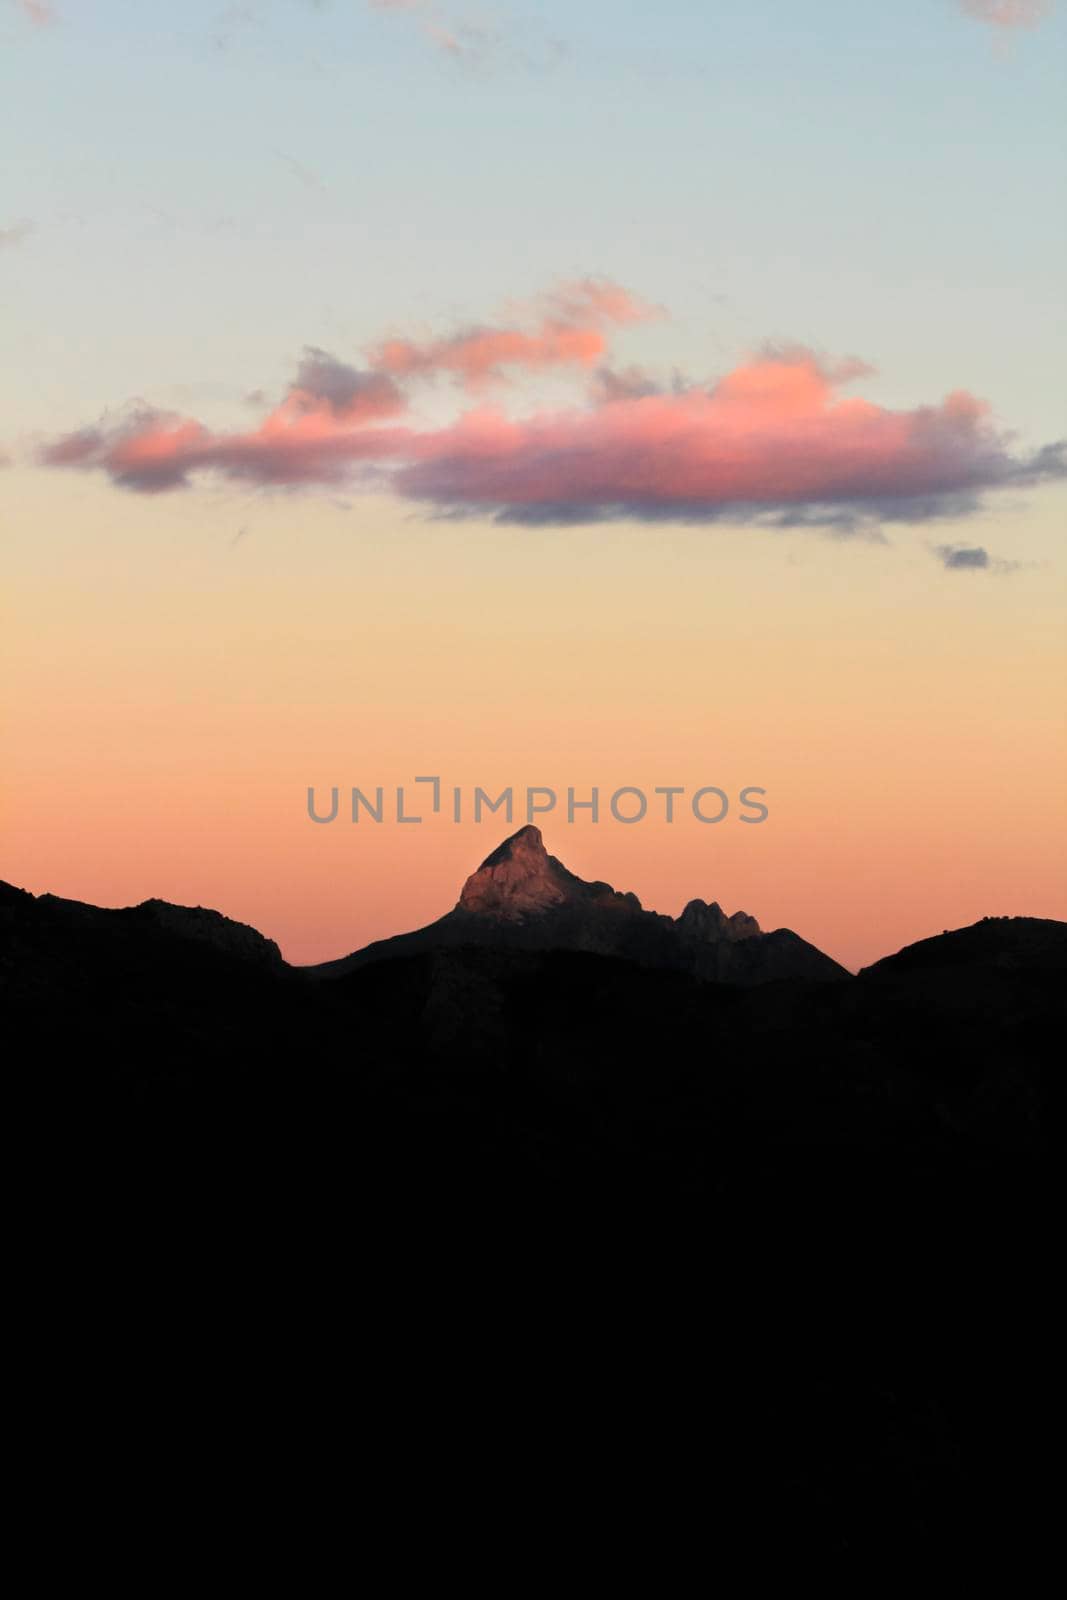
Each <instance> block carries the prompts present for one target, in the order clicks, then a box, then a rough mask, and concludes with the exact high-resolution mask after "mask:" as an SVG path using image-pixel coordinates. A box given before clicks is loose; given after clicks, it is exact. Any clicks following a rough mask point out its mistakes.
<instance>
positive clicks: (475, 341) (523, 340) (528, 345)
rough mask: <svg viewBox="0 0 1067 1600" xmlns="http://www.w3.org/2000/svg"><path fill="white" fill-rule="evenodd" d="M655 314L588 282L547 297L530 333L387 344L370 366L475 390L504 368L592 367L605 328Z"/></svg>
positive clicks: (490, 331)
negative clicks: (443, 377) (441, 378)
mask: <svg viewBox="0 0 1067 1600" xmlns="http://www.w3.org/2000/svg"><path fill="white" fill-rule="evenodd" d="M655 314H656V313H655V310H654V308H653V307H651V306H646V305H644V304H643V303H642V302H641V301H639V300H637V299H636V298H635V297H634V296H633V295H631V294H630V293H629V291H628V290H626V289H623V288H622V287H621V286H620V285H619V284H617V283H612V282H610V281H609V280H607V279H594V278H585V279H581V280H579V281H577V282H574V283H565V284H562V285H561V286H560V287H559V288H557V289H555V290H553V291H552V292H551V293H550V294H549V295H547V296H545V297H544V300H543V301H542V303H541V306H540V308H539V320H538V325H537V326H536V327H535V328H534V329H533V330H532V331H524V330H523V329H521V328H503V327H480V328H472V329H469V330H467V331H466V332H464V333H459V334H455V335H453V336H452V337H451V338H448V339H437V340H432V341H430V342H429V343H426V344H416V343H414V342H413V341H412V340H410V339H387V340H385V341H384V342H383V343H382V344H380V345H379V346H378V347H377V349H376V350H374V351H372V353H371V358H370V359H371V365H372V366H373V367H376V368H378V369H379V370H381V371H383V372H388V373H392V374H393V375H394V376H396V377H412V376H415V375H418V374H429V373H434V372H448V373H451V374H452V375H453V376H454V377H457V378H459V379H460V380H461V382H463V383H465V384H468V385H471V386H476V385H478V384H481V383H484V382H485V381H486V380H487V379H490V378H496V377H499V376H500V375H501V371H502V369H503V368H505V367H530V368H538V367H541V368H545V367H556V366H585V367H589V366H593V365H594V364H595V363H596V362H598V361H600V360H601V359H602V358H603V356H604V355H605V353H606V352H607V348H608V342H607V338H606V336H605V333H604V331H603V330H604V327H605V325H606V324H608V323H627V322H637V321H640V320H643V319H644V318H646V317H649V316H653V315H655Z"/></svg>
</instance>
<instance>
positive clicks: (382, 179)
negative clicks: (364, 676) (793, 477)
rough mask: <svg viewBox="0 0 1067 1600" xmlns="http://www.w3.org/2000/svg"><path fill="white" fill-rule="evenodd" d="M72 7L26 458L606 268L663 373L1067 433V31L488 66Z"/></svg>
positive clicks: (549, 40) (676, 23)
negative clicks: (788, 364) (783, 376)
mask: <svg viewBox="0 0 1067 1600" xmlns="http://www.w3.org/2000/svg"><path fill="white" fill-rule="evenodd" d="M446 9H447V8H446ZM56 10H57V12H58V13H59V17H58V20H57V24H56V25H55V26H54V27H33V26H32V25H30V24H29V23H28V22H27V20H26V19H25V17H24V16H23V15H22V14H21V11H20V10H19V8H18V7H16V6H14V5H11V4H10V3H9V4H7V5H6V8H5V10H4V12H3V17H2V22H0V50H2V64H0V84H2V93H0V105H2V110H0V117H2V137H3V148H4V149H5V151H6V152H7V160H6V162H5V177H4V183H3V188H2V190H0V212H2V214H0V227H4V226H13V225H15V224H19V223H22V222H29V223H32V225H33V231H32V233H30V234H28V235H27V236H26V238H25V239H24V240H23V241H22V242H21V243H20V244H19V245H18V246H17V247H11V248H8V249H6V250H5V251H4V252H3V255H2V266H0V292H2V296H3V304H4V306H5V308H6V316H5V319H4V320H5V325H6V326H5V332H4V336H3V337H4V343H3V351H4V373H2V374H0V437H3V438H5V439H10V438H11V437H12V435H13V433H19V432H21V431H24V430H27V429H30V430H32V429H34V428H40V429H55V428H57V427H60V428H62V427H67V426H75V425H77V424H78V423H80V422H82V421H84V420H85V418H86V416H87V415H90V416H91V415H95V414H96V413H97V412H98V410H99V409H100V408H102V407H103V406H105V405H108V404H111V405H114V404H117V403H120V402H122V401H124V400H126V399H127V398H128V397H130V396H131V395H147V396H150V397H151V398H152V399H153V400H154V401H155V402H156V403H160V404H167V405H173V404H175V402H176V398H178V397H180V396H181V395H183V394H185V393H187V392H188V391H189V390H190V388H191V387H193V388H195V389H196V391H197V396H198V404H199V405H200V408H201V411H202V412H203V414H204V415H214V412H213V410H212V407H213V406H222V405H225V404H226V403H227V402H228V401H230V402H232V398H233V395H234V394H237V393H240V392H242V391H244V390H247V389H249V388H253V387H258V386H264V387H270V386H274V387H277V386H278V385H279V384H280V383H282V382H283V381H284V378H285V376H286V375H287V374H288V373H289V372H290V370H291V365H292V361H293V359H294V357H295V354H296V353H297V352H298V351H299V349H300V348H301V347H302V346H304V345H305V344H317V345H322V346H324V347H326V348H328V349H330V350H334V351H336V352H337V353H338V354H340V355H342V356H345V357H351V356H353V355H354V354H355V353H356V352H357V351H358V350H359V348H360V347H361V346H362V345H364V344H365V343H366V342H367V341H369V340H373V339H375V338H377V337H379V336H380V335H381V333H382V332H383V330H389V329H391V328H408V327H411V326H418V327H429V326H435V327H441V326H448V325H450V324H452V323H455V322H463V321H465V320H473V319H482V318H486V317H488V316H491V315H492V314H493V313H494V312H495V311H496V310H497V308H498V307H499V306H500V304H501V302H502V301H505V300H507V299H508V298H511V297H516V298H522V297H529V296H530V295H532V294H534V293H536V292H537V291H538V290H540V289H541V288H543V287H544V286H545V285H546V284H549V283H551V282H554V281H556V280H557V279H559V278H561V277H568V276H574V275H579V274H584V273H607V274H609V275H610V276H611V277H612V278H614V279H616V280H618V281H620V282H622V283H624V284H626V285H627V286H628V287H629V288H631V289H632V290H633V291H634V292H635V293H639V294H642V295H643V296H645V297H646V298H648V299H651V300H654V301H657V302H661V303H663V304H664V305H666V306H667V307H668V308H669V310H670V313H671V315H670V319H669V321H664V322H662V323H660V324H657V325H656V326H654V327H647V328H643V329H641V330H635V331H634V332H633V334H632V335H630V336H628V340H627V347H626V348H627V355H628V356H630V357H632V358H633V359H635V360H641V361H646V362H649V363H653V364H660V365H662V366H663V367H664V368H669V367H671V366H673V365H677V366H680V367H683V368H684V369H686V370H687V371H690V372H693V373H695V374H696V375H697V376H699V377H705V376H710V375H712V374H713V373H715V372H716V371H719V370H723V369H725V368H727V367H728V366H730V365H732V364H733V363H734V361H735V360H737V359H738V358H739V357H740V356H742V355H743V354H744V353H745V351H746V350H747V349H749V348H751V347H752V345H754V344H756V343H758V342H759V341H761V340H763V339H765V338H780V339H792V340H798V341H800V342H802V343H806V344H809V345H811V346H814V347H816V348H821V349H824V350H826V351H829V352H832V353H856V354H859V355H862V356H863V357H865V358H866V359H867V360H868V361H870V362H871V363H873V364H874V365H875V366H876V367H877V368H878V376H877V377H876V378H874V379H873V380H872V381H871V382H870V383H869V384H868V385H867V387H866V389H865V392H866V393H868V394H869V395H870V396H871V397H872V398H874V399H877V400H879V401H882V402H884V403H886V404H915V403H919V402H924V401H935V400H937V399H939V398H940V397H941V396H942V395H943V394H944V393H945V392H946V391H947V390H949V389H951V388H957V387H959V388H966V389H969V390H971V391H972V392H974V393H976V394H979V395H982V396H984V397H986V398H988V399H989V400H991V401H992V403H993V405H994V407H995V410H996V413H997V415H998V417H1000V418H1002V419H1003V420H1004V422H1005V423H1007V424H1008V425H1010V426H1013V427H1017V428H1019V429H1020V430H1022V431H1023V434H1024V436H1025V437H1027V438H1028V439H1030V440H1031V442H1033V443H1035V444H1036V443H1040V442H1043V441H1044V440H1047V439H1048V438H1049V437H1051V436H1053V435H1054V434H1056V433H1057V432H1058V431H1062V426H1061V427H1060V429H1057V419H1058V418H1059V419H1060V421H1061V423H1062V405H1061V396H1062V391H1063V383H1062V373H1063V368H1064V354H1065V351H1064V344H1065V335H1064V327H1063V320H1064V319H1063V317H1062V314H1060V306H1061V296H1060V282H1061V277H1062V273H1063V268H1064V266H1065V264H1067V250H1065V229H1067V223H1065V208H1064V207H1062V205H1061V206H1057V204H1056V195H1057V192H1058V190H1060V189H1061V188H1062V178H1063V166H1064V161H1063V158H1064V118H1063V116H1062V110H1061V107H1062V103H1063V96H1064V90H1065V88H1067V84H1065V81H1064V80H1065V70H1064V62H1065V61H1067V50H1065V49H1064V45H1065V42H1067V36H1065V29H1064V18H1063V16H1062V14H1060V15H1056V14H1054V15H1053V16H1051V17H1050V18H1048V19H1047V20H1046V21H1045V22H1044V23H1043V24H1042V25H1041V26H1040V27H1039V28H1036V29H1033V30H1016V31H1013V32H1012V33H1011V34H1010V36H1009V35H1008V34H1006V33H1002V32H998V31H996V30H993V29H990V28H988V27H984V26H982V25H981V24H979V23H978V22H976V21H974V20H972V19H970V18H968V17H966V16H964V15H962V14H961V12H960V11H959V9H958V7H957V6H956V5H954V4H953V3H951V0H904V3H898V4H893V5H891V6H890V5H884V6H878V5H865V6H862V7H859V6H856V5H854V4H843V3H829V0H822V3H813V4H806V5H799V4H795V3H792V0H790V3H786V0H748V3H746V4H745V5H744V6H725V5H723V6H718V5H713V4H706V3H704V4H695V3H694V4H682V3H679V0H673V3H670V0H668V3H666V4H660V5H658V6H657V7H656V8H655V10H654V12H652V11H651V10H650V8H648V7H645V6H641V5H636V4H629V3H626V0H613V3H611V4H607V3H603V0H583V3H582V4H568V5H561V4H556V3H546V4H542V5H539V6H536V7H534V6H527V7H525V8H522V7H518V6H516V7H515V8H511V7H509V6H508V5H507V4H506V3H504V0H502V3H501V5H500V6H498V7H497V6H483V7H469V8H464V7H463V5H462V4H457V5H456V6H455V7H452V8H451V11H450V13H449V14H450V15H452V16H457V17H463V16H468V17H474V18H482V19H486V20H487V21H488V22H489V23H490V24H491V25H492V26H494V27H496V28H498V29H499V30H500V35H501V38H502V41H503V42H502V43H501V45H500V47H499V49H497V50H496V51H491V52H490V53H489V57H488V59H487V60H486V61H485V62H479V63H476V64H474V65H470V64H467V63H464V62H456V61H454V60H452V59H450V58H448V57H447V56H446V55H445V54H444V53H443V52H442V51H440V50H439V49H436V48H435V47H434V45H433V43H432V41H431V40H430V39H429V38H428V37H426V36H425V35H424V33H423V32H422V30H421V28H420V26H419V25H418V20H417V18H416V17H414V16H409V15H403V14H400V13H388V12H383V11H378V10H374V9H372V8H371V7H370V6H369V5H367V4H365V3H363V0H332V3H324V4H322V5H318V6H316V5H313V4H310V3H301V0H263V3H262V4H248V5H247V6H227V5H225V4H223V3H219V0H209V3H207V0H185V3H183V4H182V5H181V6H180V7H179V6H170V5H165V4H143V3H142V4H135V3H132V0H91V3H90V0H57V4H56ZM557 41H558V42H559V51H558V54H557V53H556V42H557Z"/></svg>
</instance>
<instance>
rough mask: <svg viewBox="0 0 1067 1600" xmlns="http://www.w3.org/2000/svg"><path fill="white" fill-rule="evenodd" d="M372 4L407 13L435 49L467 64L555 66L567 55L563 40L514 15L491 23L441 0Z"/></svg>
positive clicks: (380, 0)
mask: <svg viewBox="0 0 1067 1600" xmlns="http://www.w3.org/2000/svg"><path fill="white" fill-rule="evenodd" d="M368 4H369V5H370V7H371V8H372V10H375V11H395V12H403V13H406V14H407V15H408V16H410V17H411V18H412V20H413V21H414V22H416V23H417V25H418V27H419V31H420V32H421V33H422V36H423V38H424V39H426V40H427V42H428V43H429V44H430V45H431V46H432V47H433V48H434V49H435V50H437V51H439V52H440V53H441V54H442V55H444V56H447V57H449V58H450V59H451V60H452V61H454V62H457V63H459V64H460V65H463V66H466V67H472V68H484V67H488V66H489V65H490V64H492V65H505V64H506V65H510V66H517V67H526V68H530V69H533V70H537V69H539V68H545V67H551V66H553V65H555V64H556V63H557V62H558V61H559V59H560V58H561V56H563V55H564V54H565V47H564V46H563V44H562V43H561V41H560V40H558V39H554V38H551V37H548V36H547V35H544V34H543V33H539V32H538V30H537V29H536V28H534V29H532V30H531V29H529V28H523V27H522V26H520V25H519V24H518V23H517V22H516V21H515V20H514V19H513V18H505V19H504V20H503V21H502V22H498V23H497V24H496V25H490V24H488V23H487V22H485V21H482V20H478V21H475V20H474V19H473V18H472V17H470V16H463V15H461V14H460V13H458V12H456V11H455V10H454V9H453V7H452V6H450V5H449V6H442V5H440V4H438V3H437V0H368Z"/></svg>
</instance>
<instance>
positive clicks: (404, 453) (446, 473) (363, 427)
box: [43, 349, 1067, 532]
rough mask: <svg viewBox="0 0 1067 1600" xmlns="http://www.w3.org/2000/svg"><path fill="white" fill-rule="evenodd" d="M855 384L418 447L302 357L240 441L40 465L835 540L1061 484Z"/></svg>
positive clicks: (447, 432)
mask: <svg viewBox="0 0 1067 1600" xmlns="http://www.w3.org/2000/svg"><path fill="white" fill-rule="evenodd" d="M862 370H865V369H863V364H862V363H857V362H855V361H848V362H846V363H843V364H838V365H837V366H834V365H833V364H828V363H826V362H825V361H822V360H820V359H819V358H817V357H816V356H815V355H813V354H812V353H811V352H809V351H805V350H800V349H789V350H787V351H785V352H771V353H767V352H764V353H762V354H760V355H758V356H756V357H755V358H753V359H752V360H751V361H748V362H746V363H744V364H743V365H741V366H739V367H737V368H735V369H734V370H733V371H732V372H730V373H728V374H727V375H726V376H725V377H723V378H722V379H721V380H720V381H719V382H718V383H717V384H715V385H714V386H713V387H712V388H710V389H703V388H697V387H691V388H683V389H681V390H674V391H671V392H669V393H665V392H645V389H644V387H643V386H642V385H634V386H633V387H632V388H630V389H628V388H627V386H626V385H623V386H622V388H621V390H617V391H616V392H615V393H614V394H613V395H612V398H611V403H610V404H604V403H597V404H592V405H588V404H587V405H585V406H582V407H576V408H572V409H568V410H563V411H554V412H535V413H533V414H532V415H530V416H527V417H524V418H519V419H515V418H512V417H508V416H505V415H504V414H503V413H502V412H501V411H500V410H498V409H496V408H493V407H489V406H482V407H478V408H476V409H473V410H470V411H468V412H466V413H464V414H462V415H460V416H459V417H458V418H457V419H456V420H455V421H454V422H452V423H449V424H447V425H446V426H443V427H440V428H433V429H422V430H419V429H416V428H415V427H413V426H411V425H404V426H397V425H394V426H388V427H386V426H382V424H383V423H384V422H385V421H386V420H387V419H389V418H393V417H395V416H396V415H397V414H398V413H399V412H400V411H401V410H402V409H403V405H404V401H403V396H402V395H401V393H400V391H399V389H398V388H397V386H396V384H395V382H394V381H393V379H392V378H391V377H389V376H387V375H385V374H383V373H380V372H377V373H375V372H371V373H365V372H357V371H356V370H355V369H352V368H348V367H345V366H344V365H343V364H342V363H339V362H336V361H334V360H333V358H331V357H327V356H325V355H324V353H323V352H321V351H309V352H307V354H306V355H305V358H304V361H303V362H302V363H301V368H300V371H299V373H298V376H297V381H296V382H295V383H294V384H293V385H292V386H291V388H290V390H289V393H288V394H287V396H286V397H285V399H284V400H283V401H282V403H281V404H280V405H279V406H277V407H276V408H275V409H274V410H273V411H272V412H271V413H270V414H269V415H268V416H267V417H266V418H265V419H264V421H263V422H262V423H261V424H260V425H259V426H258V427H257V428H255V429H254V430H251V431H249V432H235V433H214V432H212V431H210V430H208V429H207V428H205V427H204V426H203V425H202V424H200V423H199V422H196V421H195V420H191V419H188V418H182V417H173V416H166V415H161V414H159V413H156V412H148V411H144V410H140V411H135V412H134V413H133V414H132V415H130V416H129V417H127V418H126V419H124V420H123V421H122V422H120V423H119V424H117V425H114V426H110V427H100V428H95V429H87V430H82V431H80V432H77V433H74V434H70V435H67V436H66V437H65V438H63V439H60V440H58V441H56V442H55V443H54V444H52V445H51V446H50V447H49V448H48V449H47V450H46V451H45V453H44V457H43V459H44V460H45V462H46V463H47V464H49V465H52V466H56V467H66V468H82V469H91V468H96V469H100V470H102V471H104V472H106V473H107V474H108V475H109V476H110V477H111V479H112V480H113V481H114V482H116V483H118V484H119V485H121V486H122V487H125V488H130V489H137V490H141V491H146V492H150V491H162V490H167V489H173V488H178V487H181V486H184V485H186V484H188V483H189V482H190V480H191V478H193V477H194V476H195V475H196V474H199V473H203V472H212V473H215V474H217V475H220V476H222V477H223V478H226V479H231V480H237V481H251V482H253V483H259V484H264V485H278V484H288V485H295V484H302V485H307V486H323V487H328V486H332V485H336V484H337V483H338V482H341V481H344V480H345V479H349V478H351V477H352V476H353V475H358V474H361V473H362V474H367V473H371V474H373V478H374V482H375V483H376V485H377V486H379V487H381V486H383V485H385V486H389V487H391V488H392V489H393V491H394V492H395V493H396V494H398V495H399V496H401V497H403V498H406V499H412V500H416V501H421V502H423V503H426V504H428V505H429V506H431V507H433V508H434V510H435V511H437V512H439V513H442V514H445V515H470V514H476V515H481V516H489V517H493V518H496V519H497V520H504V521H514V522H526V523H538V522H559V523H581V522H596V521H602V520H606V519H608V518H632V519H637V520H649V521H656V520H675V521H696V520H712V519H715V518H724V519H725V518H729V519H734V520H744V519H757V520H771V521H776V522H778V523H779V524H781V523H792V522H795V523H804V524H811V525H816V526H824V527H829V528H833V529H836V530H837V531H839V532H849V531H854V530H855V529H856V527H858V526H860V525H867V526H869V525H870V523H871V522H872V520H877V519H880V518H885V519H889V520H894V519H895V520H909V521H921V520H925V519H927V518H933V517H937V516H939V515H944V514H946V513H947V512H953V513H959V512H961V511H965V510H968V509H973V508H974V506H975V505H976V504H977V503H978V502H979V500H980V498H981V496H982V495H983V494H984V493H985V492H987V491H989V490H994V489H997V488H1001V487H1007V486H1010V485H1021V484H1026V483H1034V482H1038V481H1040V480H1042V479H1045V478H1053V477H1062V476H1064V475H1065V474H1067V461H1065V457H1064V449H1063V446H1049V447H1047V448H1046V449H1045V450H1043V451H1039V452H1038V453H1037V455H1035V456H1032V457H1028V458H1027V457H1020V456H1017V455H1015V454H1013V453H1012V451H1011V449H1010V440H1009V439H1008V438H1007V437H1006V436H1005V435H1003V434H1002V433H1000V432H999V431H998V430H997V429H996V427H995V426H994V424H993V422H992V419H991V416H990V413H989V408H988V407H987V406H986V405H985V404H984V403H983V402H982V401H980V400H977V399H975V398H974V397H973V396H971V395H969V394H966V393H964V392H962V391H957V392H954V393H952V394H950V395H949V396H948V397H947V398H946V399H945V400H943V401H942V402H941V403H940V404H939V405H933V406H921V407H917V408H915V409H912V410H906V411H896V410H891V409H889V408H886V407H883V406H879V405H876V404H874V403H873V402H871V401H869V400H863V399H860V398H855V397H847V396H844V395H842V394H841V393H840V390H841V388H842V386H843V384H844V383H845V382H847V381H850V380H852V379H854V378H855V377H856V376H858V375H859V374H860V372H861V371H862ZM375 384H381V385H383V387H381V388H376V387H375Z"/></svg>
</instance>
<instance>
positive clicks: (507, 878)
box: [456, 825, 578, 922]
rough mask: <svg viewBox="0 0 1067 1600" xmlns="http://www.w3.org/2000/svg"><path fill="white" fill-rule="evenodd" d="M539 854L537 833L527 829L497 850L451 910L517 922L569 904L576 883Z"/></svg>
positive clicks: (557, 864) (542, 847)
mask: <svg viewBox="0 0 1067 1600" xmlns="http://www.w3.org/2000/svg"><path fill="white" fill-rule="evenodd" d="M577 881H578V880H577V879H572V878H571V874H570V873H569V872H568V871H567V869H566V868H565V867H564V866H562V865H561V863H560V862H558V861H556V860H555V858H554V857H553V856H550V855H549V854H548V852H547V851H546V849H545V842H544V839H543V838H542V837H541V830H540V828H535V827H533V826H532V825H527V826H526V827H525V828H520V829H519V830H518V832H517V833H513V834H511V835H510V837H509V838H507V839H505V840H504V842H503V844H499V845H497V847H496V849H495V850H494V851H492V853H491V854H490V855H487V856H486V858H485V860H484V861H483V862H482V864H481V866H480V867H479V868H478V870H477V872H472V873H471V875H470V877H469V878H468V879H467V881H466V883H465V884H464V885H463V889H462V892H461V894H460V897H459V904H458V906H457V908H456V909H457V910H459V911H470V912H474V913H476V914H478V915H482V916H490V917H495V918H498V919H501V920H503V921H505V922H521V921H522V920H523V919H524V918H525V917H526V916H527V915H528V914H529V913H531V912H539V911H548V910H550V909H551V908H552V907H553V906H558V905H562V904H563V903H564V901H566V900H568V899H570V898H571V894H572V885H573V884H575V883H577Z"/></svg>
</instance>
